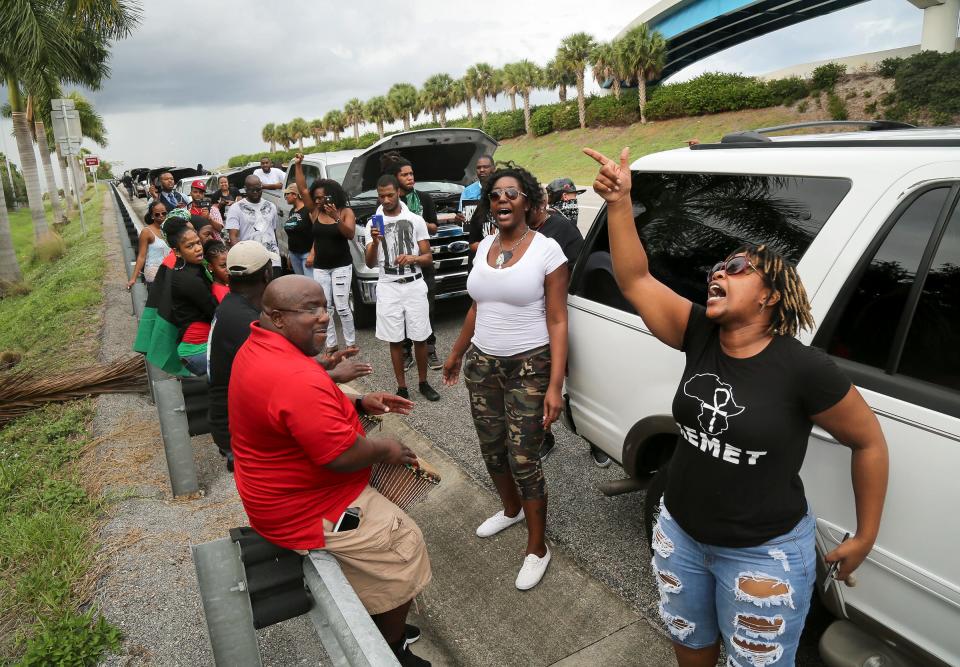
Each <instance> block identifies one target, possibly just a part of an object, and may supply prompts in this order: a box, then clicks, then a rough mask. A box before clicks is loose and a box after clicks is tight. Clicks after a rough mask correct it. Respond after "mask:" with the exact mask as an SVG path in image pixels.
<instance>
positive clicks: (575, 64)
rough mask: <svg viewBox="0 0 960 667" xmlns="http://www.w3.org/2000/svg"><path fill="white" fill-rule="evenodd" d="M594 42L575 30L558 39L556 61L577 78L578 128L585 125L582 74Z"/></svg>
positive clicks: (585, 34) (585, 108)
mask: <svg viewBox="0 0 960 667" xmlns="http://www.w3.org/2000/svg"><path fill="white" fill-rule="evenodd" d="M595 46H596V42H594V41H593V37H591V36H590V35H588V34H587V33H585V32H576V33H574V34H572V35H569V36H568V37H564V38H563V39H562V40H561V41H560V46H559V47H558V48H557V63H558V64H559V65H560V66H561V67H563V68H564V69H566V70H567V71H568V72H570V73H571V74H573V75H574V76H575V77H576V78H577V111H578V112H579V114H580V128H581V129H583V128H585V127H586V126H587V102H586V99H585V98H584V94H583V84H584V75H585V71H586V69H587V63H589V62H590V54H591V53H593V49H594V47H595Z"/></svg>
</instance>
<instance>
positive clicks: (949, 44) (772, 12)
mask: <svg viewBox="0 0 960 667" xmlns="http://www.w3.org/2000/svg"><path fill="white" fill-rule="evenodd" d="M861 2H864V0H759V1H758V2H749V1H747V0H660V1H659V2H655V3H654V4H653V5H652V6H651V7H650V8H649V9H647V10H646V11H645V12H643V13H642V14H641V15H640V16H639V17H637V18H636V19H635V20H634V21H632V22H631V23H630V25H628V26H627V27H626V28H624V29H623V31H622V32H621V33H620V35H618V37H620V36H622V35H623V34H624V33H626V32H627V30H629V29H630V28H632V27H634V26H636V25H640V24H642V23H646V24H647V25H648V26H649V27H650V28H652V29H653V30H659V31H660V32H661V33H662V34H663V36H664V37H665V38H666V39H667V66H666V67H665V68H664V70H663V74H662V75H661V77H662V78H666V77H668V76H670V75H671V74H674V73H676V72H679V71H680V70H681V69H683V68H684V67H686V66H688V65H692V64H693V63H695V62H697V61H698V60H703V59H704V58H707V57H708V56H712V55H713V54H715V53H718V52H720V51H723V50H724V49H728V48H730V47H731V46H736V45H737V44H741V43H743V42H746V41H748V40H751V39H753V38H755V37H760V36H761V35H766V34H768V33H770V32H773V31H775V30H779V29H780V28H785V27H787V26H790V25H793V24H795V23H800V22H802V21H806V20H808V19H812V18H816V17H818V16H823V15H824V14H829V13H831V12H835V11H837V10H840V9H845V8H846V7H850V6H852V5H856V4H860V3H861ZM910 2H911V3H912V4H914V5H915V6H917V7H918V8H919V9H922V10H923V12H924V16H923V33H922V36H921V42H920V49H921V50H926V49H931V50H934V51H944V52H945V51H953V50H954V48H955V44H956V39H957V23H958V19H960V0H910Z"/></svg>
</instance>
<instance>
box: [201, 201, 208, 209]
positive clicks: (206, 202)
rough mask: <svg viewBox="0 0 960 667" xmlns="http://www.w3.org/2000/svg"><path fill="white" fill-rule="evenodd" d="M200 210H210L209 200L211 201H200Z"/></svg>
mask: <svg viewBox="0 0 960 667" xmlns="http://www.w3.org/2000/svg"><path fill="white" fill-rule="evenodd" d="M200 208H210V200H209V199H201V200H200Z"/></svg>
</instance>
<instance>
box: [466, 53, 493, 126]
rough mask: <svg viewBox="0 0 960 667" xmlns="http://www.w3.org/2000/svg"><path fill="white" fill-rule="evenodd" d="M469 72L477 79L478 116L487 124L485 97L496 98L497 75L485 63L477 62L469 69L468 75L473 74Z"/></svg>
mask: <svg viewBox="0 0 960 667" xmlns="http://www.w3.org/2000/svg"><path fill="white" fill-rule="evenodd" d="M471 72H475V73H476V79H477V86H476V89H477V101H478V102H479V103H480V118H482V119H483V125H484V126H486V124H487V98H488V97H491V98H493V99H494V100H496V99H497V94H498V93H499V92H500V90H499V88H498V86H497V75H496V72H495V70H494V69H493V68H492V67H490V65H488V64H487V63H477V64H476V65H474V66H473V67H471V68H470V69H469V70H467V75H468V76H473V75H472V74H471Z"/></svg>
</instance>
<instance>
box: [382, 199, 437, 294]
mask: <svg viewBox="0 0 960 667" xmlns="http://www.w3.org/2000/svg"><path fill="white" fill-rule="evenodd" d="M377 215H382V216H383V237H382V238H383V239H385V240H386V250H387V255H386V256H385V255H384V252H383V250H384V242H383V241H378V242H377V264H378V265H379V267H380V278H379V279H380V280H381V281H382V282H393V281H394V280H400V279H401V278H407V277H409V276H413V275H417V274H418V273H420V267H419V266H417V265H416V264H409V265H407V266H398V265H397V263H396V257H397V255H419V254H420V241H429V240H430V231H429V230H428V229H427V223H426V221H425V220H424V219H423V218H421V217H420V216H419V215H417V214H416V213H411V212H410V209H409V208H407V205H406V204H404V203H403V202H400V213H399V215H396V216H389V215H384V213H383V207H382V206H380V207H378V208H377ZM372 229H373V221H372V220H371V221H370V222H368V223H367V238H371V233H370V232H371V230H372Z"/></svg>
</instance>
